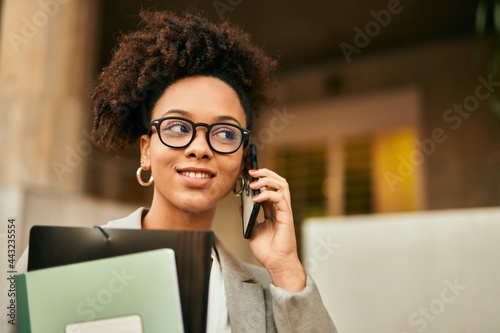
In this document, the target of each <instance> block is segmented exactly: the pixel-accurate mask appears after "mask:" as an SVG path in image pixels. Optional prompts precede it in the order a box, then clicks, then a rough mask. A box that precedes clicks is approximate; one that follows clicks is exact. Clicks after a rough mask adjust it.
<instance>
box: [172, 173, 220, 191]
mask: <svg viewBox="0 0 500 333" xmlns="http://www.w3.org/2000/svg"><path fill="white" fill-rule="evenodd" d="M177 173H178V174H179V175H180V178H181V179H182V181H183V182H184V183H185V184H186V185H187V186H188V187H195V188H203V187H206V186H208V185H210V184H211V183H212V181H213V179H214V178H215V174H213V173H212V172H210V171H206V170H203V171H201V170H178V171H177Z"/></svg>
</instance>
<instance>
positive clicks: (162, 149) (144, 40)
mask: <svg viewBox="0 0 500 333" xmlns="http://www.w3.org/2000/svg"><path fill="white" fill-rule="evenodd" d="M141 18H142V20H143V25H142V27H141V28H140V29H139V30H138V31H136V32H133V33H131V34H128V35H125V36H124V37H123V38H122V40H121V42H120V44H119V47H118V48H117V50H116V52H115V53H114V55H113V58H112V60H111V63H110V64H109V66H108V67H107V68H105V69H104V70H103V72H102V73H101V75H100V77H99V79H98V82H97V84H96V85H95V87H94V89H93V93H92V100H93V111H94V128H93V135H94V139H95V141H96V142H97V145H98V146H100V147H101V148H103V149H105V150H112V149H121V148H123V147H124V146H125V145H126V144H128V143H131V142H134V141H136V140H139V141H140V149H141V160H140V167H139V169H138V172H137V177H138V181H139V182H140V183H141V184H142V185H146V186H152V190H153V191H154V194H153V201H152V203H151V207H150V208H149V209H146V208H140V209H138V210H137V211H135V212H134V213H132V214H131V215H130V216H127V217H125V218H123V219H120V220H116V221H111V222H109V223H108V224H107V227H108V228H143V229H168V230H197V231H208V230H211V228H212V223H213V219H214V215H215V210H216V207H217V205H218V203H219V202H220V201H221V200H222V199H223V198H224V197H225V196H226V195H227V194H228V193H229V192H231V191H232V189H233V188H234V187H235V184H237V183H238V180H239V178H241V176H242V172H243V160H244V153H245V149H246V147H247V143H248V139H249V138H248V136H249V133H250V131H251V129H252V122H253V116H254V110H256V109H258V108H259V107H261V106H262V105H263V104H264V103H265V102H267V101H269V95H268V91H269V84H270V82H271V77H272V74H273V72H274V70H275V68H276V63H275V62H274V61H273V60H271V59H270V58H268V57H267V56H266V55H265V54H264V53H263V52H262V51H261V50H260V49H258V48H256V47H255V46H253V45H252V44H251V43H250V41H249V38H248V36H247V35H245V34H243V33H241V32H240V31H239V30H237V29H236V28H234V27H231V26H230V25H228V24H227V23H223V24H220V25H215V24H212V23H210V22H208V21H207V20H205V19H203V18H200V17H199V16H196V15H186V16H184V17H178V16H175V15H174V14H172V13H169V12H143V13H142V14H141ZM142 171H150V172H151V178H150V179H149V181H145V180H144V179H142V176H143V175H142ZM250 175H251V176H252V177H254V178H258V180H257V181H254V182H252V183H251V185H250V186H251V188H253V189H260V190H261V193H260V194H259V195H257V196H255V197H254V198H253V200H254V201H255V202H259V203H261V204H262V206H263V210H264V215H265V220H264V221H259V222H261V223H258V224H257V225H256V226H255V228H254V230H253V234H252V237H251V239H250V240H249V243H250V248H251V250H252V252H253V254H254V256H255V257H256V258H257V260H258V261H259V262H260V263H261V264H262V265H263V266H264V268H259V267H255V266H251V265H248V264H245V263H242V262H240V261H239V260H237V259H236V258H235V257H234V256H233V255H231V254H230V253H229V252H228V251H227V250H226V249H225V248H224V247H223V246H222V244H221V243H220V241H219V240H216V242H215V245H214V249H213V256H212V257H213V263H212V268H211V278H210V293H209V303H208V315H207V317H208V318H207V332H217V333H220V332H243V331H248V332H276V331H279V332H301V333H303V332H321V333H324V332H335V327H334V324H333V322H332V320H331V319H330V317H329V315H328V313H327V311H326V309H325V308H324V306H323V304H322V301H321V297H320V295H319V292H318V290H317V288H316V286H315V284H314V282H313V281H312V279H311V278H310V277H309V276H307V274H306V272H305V271H304V268H303V266H302V265H301V263H300V261H299V258H298V254H297V245H296V240H295V233H294V224H293V216H292V208H291V205H290V192H289V188H288V184H287V182H286V180H285V179H284V178H283V177H280V176H279V175H278V174H276V173H275V172H273V171H271V170H268V169H258V170H250ZM235 209H237V208H235Z"/></svg>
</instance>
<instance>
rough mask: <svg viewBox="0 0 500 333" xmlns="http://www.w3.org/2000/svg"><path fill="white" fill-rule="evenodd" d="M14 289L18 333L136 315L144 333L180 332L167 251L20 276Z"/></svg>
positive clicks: (50, 332)
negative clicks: (15, 293) (15, 292)
mask: <svg viewBox="0 0 500 333" xmlns="http://www.w3.org/2000/svg"><path fill="white" fill-rule="evenodd" d="M16 289H17V312H18V329H19V333H25V332H30V333H64V332H65V327H66V326H67V325H69V324H74V323H80V322H86V321H93V320H98V319H107V318H114V317H122V316H127V315H139V316H140V317H141V318H142V324H143V330H144V332H145V333H157V332H172V333H177V332H183V324H182V313H181V304H180V297H179V288H178V281H177V272H176V266H175V254H174V252H173V251H172V250H171V249H161V250H154V251H147V252H141V253H135V254H129V255H124V256H119V257H113V258H107V259H100V260H94V261H89V262H84V263H79V264H72V265H66V266H60V267H55V268H48V269H41V270H37V271H32V272H28V273H25V274H19V275H17V276H16Z"/></svg>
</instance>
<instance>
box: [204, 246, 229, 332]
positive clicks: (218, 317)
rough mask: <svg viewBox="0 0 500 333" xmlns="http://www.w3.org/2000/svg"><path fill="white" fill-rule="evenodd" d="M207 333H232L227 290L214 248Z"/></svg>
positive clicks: (209, 288)
mask: <svg viewBox="0 0 500 333" xmlns="http://www.w3.org/2000/svg"><path fill="white" fill-rule="evenodd" d="M206 332H207V333H231V326H229V314H228V312H227V301H226V290H225V288H224V279H223V278H222V269H221V267H220V262H219V257H218V255H217V252H215V250H214V248H212V269H211V270H210V283H209V287H208V309H207V331H206Z"/></svg>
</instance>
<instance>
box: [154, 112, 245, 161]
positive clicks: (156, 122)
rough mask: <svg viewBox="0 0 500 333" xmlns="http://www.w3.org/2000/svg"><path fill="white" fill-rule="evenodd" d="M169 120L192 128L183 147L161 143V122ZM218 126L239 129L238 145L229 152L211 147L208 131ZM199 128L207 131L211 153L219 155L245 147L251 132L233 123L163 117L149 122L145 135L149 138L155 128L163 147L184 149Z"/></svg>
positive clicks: (231, 152) (230, 152)
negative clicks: (209, 122)
mask: <svg viewBox="0 0 500 333" xmlns="http://www.w3.org/2000/svg"><path fill="white" fill-rule="evenodd" d="M169 119H177V120H182V121H185V122H187V123H189V124H190V125H191V127H192V128H193V134H192V135H191V139H190V140H189V142H188V143H186V144H185V145H183V146H172V145H169V144H167V143H165V141H163V138H162V136H161V131H160V127H161V123H162V122H163V121H165V120H169ZM219 125H227V126H232V127H236V128H237V129H239V130H240V131H241V141H240V144H239V145H238V147H236V148H235V149H234V150H232V151H229V152H222V151H219V150H217V149H215V148H214V147H213V146H212V143H211V142H210V131H211V130H212V128H214V127H215V126H219ZM199 126H201V127H205V128H206V129H207V131H206V133H205V135H206V140H207V143H208V146H209V147H210V149H212V150H213V151H215V152H217V153H219V154H233V153H235V152H236V151H238V149H240V147H241V146H242V145H243V147H246V146H247V145H248V141H249V139H250V133H251V132H250V131H249V130H247V129H246V128H243V127H241V126H238V125H236V124H233V123H227V122H218V123H212V124H207V123H195V122H194V121H192V120H190V119H187V118H183V117H163V118H158V119H153V120H152V121H151V123H150V124H149V130H148V133H147V135H148V136H149V137H151V136H152V135H153V131H152V130H151V128H152V127H154V128H156V132H157V134H158V137H159V138H160V141H161V143H163V144H164V145H165V146H167V147H170V148H186V147H187V146H189V145H190V144H191V143H192V142H193V140H194V138H195V137H196V133H197V131H196V128H197V127H199Z"/></svg>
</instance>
